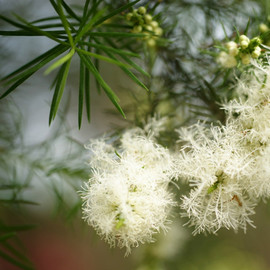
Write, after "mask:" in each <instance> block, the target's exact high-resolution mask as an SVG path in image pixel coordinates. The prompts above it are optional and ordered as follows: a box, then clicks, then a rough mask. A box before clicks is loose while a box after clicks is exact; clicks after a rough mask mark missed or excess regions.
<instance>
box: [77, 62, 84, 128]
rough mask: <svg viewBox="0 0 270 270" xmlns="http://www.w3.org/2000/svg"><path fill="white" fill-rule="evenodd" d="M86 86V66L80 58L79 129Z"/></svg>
mask: <svg viewBox="0 0 270 270" xmlns="http://www.w3.org/2000/svg"><path fill="white" fill-rule="evenodd" d="M84 87H85V68H84V64H83V61H82V59H80V84H79V102H78V125H79V129H80V128H81V124H82V113H83V92H84Z"/></svg>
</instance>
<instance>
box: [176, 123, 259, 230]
mask: <svg viewBox="0 0 270 270" xmlns="http://www.w3.org/2000/svg"><path fill="white" fill-rule="evenodd" d="M188 133H190V134H188ZM228 133H229V134H228ZM230 133H231V130H230V131H227V130H226V128H225V127H223V128H220V127H212V128H211V129H210V130H208V131H207V130H205V129H204V128H203V127H200V125H198V124H197V125H195V126H193V127H190V128H189V129H188V130H187V129H186V130H185V131H184V132H183V131H181V132H180V134H184V135H185V140H186V139H187V138H188V137H189V139H190V140H189V144H188V145H187V146H186V149H185V150H187V149H188V151H184V150H182V152H181V155H180V157H179V158H178V161H177V163H176V170H177V171H179V172H180V175H181V177H182V178H184V179H186V180H187V181H188V183H189V184H190V186H191V187H192V190H191V192H190V193H189V195H186V196H183V197H182V205H181V208H182V209H183V210H185V212H184V213H183V214H182V215H183V216H187V217H189V222H188V224H190V225H191V226H195V230H194V234H196V233H200V232H212V233H215V232H216V231H217V230H219V229H220V228H222V227H225V228H227V229H234V230H238V229H239V228H241V229H244V230H246V226H247V224H252V221H251V219H250V215H252V214H254V210H253V209H254V206H255V205H256V204H255V203H254V201H252V200H250V198H249V197H248V194H247V192H246V191H245V188H244V187H243V183H244V181H246V178H248V177H250V173H251V172H252V170H253V166H252V165H253V163H252V159H251V157H250V155H249V154H248V153H245V152H243V151H242V149H241V146H240V147H239V145H237V144H236V142H237V140H236V141H234V138H233V137H231V136H230V135H231V134H230ZM194 134H195V137H194ZM180 138H181V137H180ZM182 138H184V137H182Z"/></svg>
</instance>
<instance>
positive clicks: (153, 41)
mask: <svg viewBox="0 0 270 270" xmlns="http://www.w3.org/2000/svg"><path fill="white" fill-rule="evenodd" d="M147 45H148V46H149V47H155V46H156V41H155V40H154V39H153V38H149V39H148V40H147Z"/></svg>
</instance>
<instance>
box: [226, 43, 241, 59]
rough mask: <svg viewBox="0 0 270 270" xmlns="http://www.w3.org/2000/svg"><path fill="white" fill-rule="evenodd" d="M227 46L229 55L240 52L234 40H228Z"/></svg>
mask: <svg viewBox="0 0 270 270" xmlns="http://www.w3.org/2000/svg"><path fill="white" fill-rule="evenodd" d="M226 48H227V49H228V52H229V55H232V56H236V55H237V54H238V48H237V44H236V43H235V42H234V41H229V42H227V43H226Z"/></svg>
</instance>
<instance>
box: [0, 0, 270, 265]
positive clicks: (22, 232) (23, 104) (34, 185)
mask: <svg viewBox="0 0 270 270" xmlns="http://www.w3.org/2000/svg"><path fill="white" fill-rule="evenodd" d="M67 2H68V3H74V4H83V2H84V1H82V0H77V1H75V0H74V1H67ZM161 2H162V1H161ZM163 2H164V4H165V5H166V4H167V5H168V7H170V6H171V8H168V9H166V12H168V17H169V16H170V15H171V16H172V14H173V15H174V16H175V19H176V20H177V21H178V24H176V25H175V30H174V31H175V32H174V36H175V39H174V40H173V43H172V45H171V46H172V47H173V46H174V51H177V50H179V52H181V53H179V57H180V58H181V60H183V57H184V56H185V59H184V62H185V69H186V70H185V72H187V71H189V72H192V69H193V68H194V67H193V65H194V63H193V62H192V59H194V58H196V59H197V60H198V61H200V63H201V64H202V66H203V64H204V63H203V61H204V60H202V59H203V57H206V58H207V56H201V54H200V50H199V49H198V48H202V47H203V46H205V44H209V43H211V42H210V41H209V40H210V37H215V38H216V39H218V38H219V39H223V38H224V31H223V28H222V24H223V27H225V28H226V29H227V31H228V33H229V34H231V33H232V31H233V26H236V27H239V28H243V27H244V25H245V24H246V23H247V20H248V18H249V17H250V16H253V22H256V19H254V18H258V17H261V18H262V20H263V19H265V18H266V15H267V9H266V7H267V6H266V3H267V1H265V2H260V1H233V0H230V1H213V0H212V1H211V0H208V1H207V0H197V1H195V0H194V1H163ZM144 3H145V1H144ZM268 5H269V4H268ZM235 7H237V9H236V8H235ZM177 8H179V12H178V13H177V12H175V13H172V11H173V9H175V10H177ZM232 8H235V9H234V11H233V12H232V10H231V9H232ZM164 12H165V11H164ZM207 12H211V14H208V13H207ZM0 13H1V14H2V15H5V16H7V17H8V16H12V13H17V14H19V15H20V16H22V17H24V18H27V19H29V20H34V19H37V18H40V17H45V16H50V15H52V14H54V11H53V9H52V7H51V5H50V2H49V1H42V0H0ZM163 15H164V14H163ZM209 18H210V19H209ZM165 21H166V15H165ZM0 27H1V28H2V29H9V28H10V26H8V25H7V24H4V23H3V22H1V21H0ZM183 32H187V33H192V34H191V35H190V38H191V39H190V40H189V41H188V42H187V41H186V40H187V39H188V37H187V36H185V35H183ZM177 33H178V34H177ZM179 35H181V36H179ZM187 44H188V46H187ZM52 45H53V43H52V42H50V41H48V39H46V38H43V37H40V38H36V37H26V38H25V37H2V36H1V38H0V57H1V58H0V59H1V65H0V74H1V76H4V75H6V74H8V73H9V72H11V71H12V70H14V69H15V68H17V67H18V66H20V65H22V64H24V63H25V62H27V61H28V60H29V59H31V58H34V57H36V56H38V55H39V54H40V53H42V52H44V51H46V50H47V49H48V48H50V47H51V46H52ZM172 51H173V50H172ZM163 53H164V52H163ZM164 54H165V53H164ZM167 57H168V58H169V59H170V55H167ZM192 57H193V58H192ZM163 60H164V59H163ZM211 61H213V59H212V60H211ZM72 65H73V66H72V68H71V73H70V76H69V79H68V84H67V87H66V88H67V89H66V93H67V94H66V95H65V97H64V100H62V102H61V112H60V114H59V116H58V117H57V119H56V120H55V121H54V122H53V123H52V125H51V126H49V125H48V116H49V110H50V103H51V99H52V95H53V92H52V91H50V89H49V88H50V87H49V86H50V84H51V82H52V80H53V76H52V75H48V76H45V75H44V70H41V71H40V72H38V73H37V74H35V75H34V76H33V77H31V78H30V79H28V80H27V81H26V82H25V83H24V84H22V85H21V86H20V87H19V88H18V89H17V90H16V91H14V93H12V94H11V95H10V96H8V97H7V98H5V99H3V100H1V101H0V111H1V114H0V135H1V138H0V142H1V145H0V156H1V157H0V162H1V163H2V165H1V169H0V182H2V183H1V184H2V185H1V187H2V188H1V190H0V193H1V198H3V200H2V199H1V200H0V215H1V219H0V231H1V233H5V232H9V230H8V228H7V224H12V226H14V227H16V226H21V225H20V224H27V226H28V225H29V227H25V228H22V227H17V229H18V230H17V232H16V238H15V240H12V241H11V242H3V241H4V240H3V239H2V238H0V242H1V243H2V244H3V245H1V249H0V257H1V259H0V269H3V270H13V269H14V270H15V269H20V268H19V265H17V266H15V265H14V263H12V260H10V258H7V257H5V256H6V255H5V256H4V255H3V254H8V255H10V256H11V254H14V253H13V251H14V250H15V249H16V250H15V253H16V252H17V255H16V258H19V261H24V262H27V259H26V258H25V257H24V256H25V255H26V256H27V258H29V259H30V260H31V261H32V262H33V265H34V266H35V267H36V269H38V270H62V269H63V270H77V269H79V270H90V269H91V270H109V269H137V270H146V269H153V270H161V269H172V270H174V269H179V270H180V269H185V270H197V269H198V270H212V269H213V270H234V269H235V270H239V269H245V270H266V269H270V256H269V255H270V254H269V252H270V233H269V228H270V207H269V202H261V204H260V206H259V207H257V209H256V215H255V216H254V224H255V225H256V228H252V227H249V228H248V230H247V232H246V233H243V232H239V233H237V234H235V233H234V232H232V231H226V230H221V231H220V232H218V234H217V235H207V236H206V235H197V236H193V235H192V229H191V228H187V227H185V226H183V225H184V223H185V222H186V220H182V219H180V215H179V210H178V209H176V210H175V214H174V216H175V218H174V221H173V223H172V225H171V230H170V231H168V233H167V234H166V235H164V234H163V233H161V234H160V235H159V236H157V242H156V243H153V244H149V245H144V246H141V247H139V248H136V249H134V250H133V253H132V254H131V255H130V256H128V257H124V251H122V250H118V249H117V248H114V249H110V248H109V247H108V245H107V244H105V243H104V242H103V241H102V240H101V239H100V238H99V237H98V236H96V234H95V232H94V231H92V229H91V228H90V227H89V226H88V225H87V224H85V223H84V222H83V221H82V220H81V216H80V210H79V206H80V200H79V196H78V190H80V189H81V186H82V185H83V182H85V181H87V179H88V178H89V174H90V168H89V167H88V166H87V160H88V159H89V154H88V153H87V151H86V150H85V149H84V147H83V145H84V144H87V142H88V140H89V139H90V138H95V137H99V136H102V135H103V134H104V132H110V131H111V130H115V129H121V128H123V127H127V126H129V125H130V122H131V121H132V118H131V117H130V118H129V119H128V120H124V119H122V118H121V116H119V115H118V114H117V113H115V110H114V108H113V105H112V104H111V103H110V101H109V100H108V98H107V97H106V96H105V94H104V93H102V94H98V92H97V91H95V83H94V82H91V83H92V84H91V88H92V89H93V91H91V99H92V101H93V102H92V107H91V123H90V124H89V123H88V122H87V120H86V117H84V118H83V119H84V120H83V123H82V128H81V129H80V130H78V127H77V109H78V108H77V88H78V76H79V71H78V69H79V67H78V63H76V61H74V62H73V64H72ZM155 65H156V66H155V72H154V73H156V74H159V73H160V72H162V70H163V69H164V68H166V67H165V66H164V63H163V62H162V59H160V61H158V60H157V61H156V62H155ZM175 65H176V64H175ZM172 66H173V65H172ZM176 71H177V72H179V70H177V67H175V70H172V71H171V70H169V71H168V72H171V74H172V76H177V74H176ZM101 73H102V75H103V77H104V79H105V80H106V81H108V82H109V83H110V85H111V87H112V88H113V89H114V90H116V92H117V93H118V94H119V96H120V97H121V105H123V107H125V104H126V105H129V104H130V99H131V95H130V93H129V92H128V91H127V88H128V89H131V88H132V89H134V91H135V92H136V91H141V90H138V89H137V86H135V85H134V84H133V83H132V82H131V81H130V80H129V79H128V78H127V77H126V76H125V75H124V74H123V72H121V70H119V69H118V68H116V67H114V66H112V65H109V64H102V66H101ZM178 75H179V78H178V79H179V85H178V87H179V88H180V89H185V87H184V85H183V83H182V81H181V80H184V79H183V78H180V77H181V74H178ZM206 76H207V75H206ZM175 80H177V78H176V79H175ZM155 83H156V84H158V82H155ZM139 93H140V94H139V95H140V98H141V99H142V100H144V99H147V95H146V94H145V93H141V92H139ZM160 97H162V95H160ZM165 97H166V98H165V99H166V102H167V101H169V103H170V102H171V100H170V99H167V96H166V95H165ZM198 102H199V103H200V101H198ZM140 104H142V106H144V105H145V103H144V102H141V103H140ZM170 104H171V103H170ZM174 106H175V107H177V106H178V107H181V104H180V103H179V104H177V103H176V104H174ZM132 109H133V110H135V111H136V110H137V111H138V110H140V108H138V107H136V106H135V105H134V107H132ZM184 112H185V109H184V108H183V109H182V107H181V108H178V109H177V114H178V115H177V117H178V118H179V119H180V120H179V121H182V120H183V119H184V118H186V116H185V115H184ZM161 113H162V111H161ZM210 116H211V113H210ZM211 117H212V118H214V119H215V118H217V117H216V115H214V114H213V112H212V116H211ZM181 119H182V120H181ZM193 121H197V118H196V116H194V120H193ZM3 149H5V151H4V150H3ZM7 149H9V150H8V151H7ZM7 179H9V180H10V179H11V182H12V183H13V184H14V185H16V188H15V189H12V191H11V190H10V189H8V188H4V185H5V183H6V182H5V181H6V180H7ZM17 194H20V196H22V197H20V198H27V200H29V201H32V202H35V203H37V204H30V203H29V204H23V205H15V206H14V205H12V206H11V207H6V204H5V203H4V200H7V199H8V198H10V196H13V197H14V196H15V197H16V196H17ZM32 224H33V228H31V229H29V228H30V227H31V226H30V225H32Z"/></svg>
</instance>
